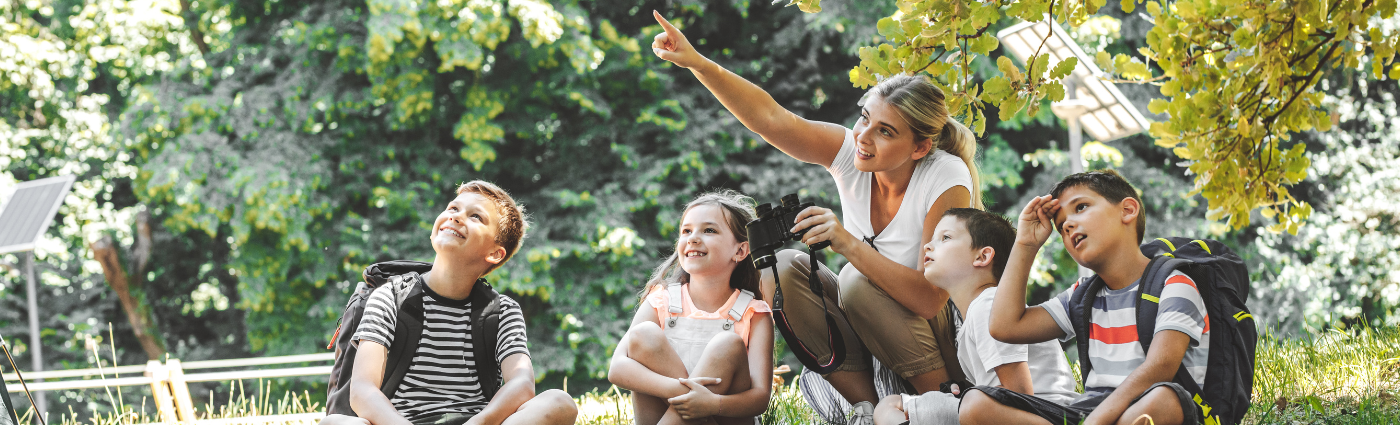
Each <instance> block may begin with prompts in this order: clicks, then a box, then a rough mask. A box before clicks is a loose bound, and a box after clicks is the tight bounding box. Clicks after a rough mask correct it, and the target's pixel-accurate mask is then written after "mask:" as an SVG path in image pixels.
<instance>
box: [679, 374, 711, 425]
mask: <svg viewBox="0 0 1400 425" xmlns="http://www.w3.org/2000/svg"><path fill="white" fill-rule="evenodd" d="M680 382H681V385H685V386H686V387H688V388H690V392H688V393H685V394H681V395H679V396H676V397H671V398H670V399H669V400H666V401H667V402H669V403H671V407H674V408H676V413H679V414H680V415H681V419H685V420H687V421H688V420H692V419H696V418H704V417H710V416H714V415H715V414H716V413H717V412H718V409H717V406H716V405H715V404H716V402H717V401H719V397H718V396H715V393H713V392H711V391H710V389H709V388H705V386H706V385H715V384H718V383H719V382H720V380H719V378H680Z"/></svg>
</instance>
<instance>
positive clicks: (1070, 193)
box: [1055, 186, 1136, 269]
mask: <svg viewBox="0 0 1400 425" xmlns="http://www.w3.org/2000/svg"><path fill="white" fill-rule="evenodd" d="M1057 202H1059V204H1060V211H1059V212H1058V213H1056V214H1055V224H1056V226H1055V228H1056V230H1057V231H1058V232H1059V233H1060V238H1061V240H1063V241H1064V243H1065V251H1066V252H1068V253H1069V256H1070V257H1071V258H1074V260H1075V261H1076V262H1078V263H1079V264H1081V265H1083V266H1085V267H1088V268H1090V269H1094V268H1095V267H1096V266H1097V265H1098V264H1099V262H1100V261H1099V260H1100V259H1102V258H1106V257H1107V256H1110V255H1112V254H1113V252H1112V250H1113V249H1116V248H1115V246H1116V245H1119V244H1117V243H1116V241H1117V238H1118V237H1121V236H1122V235H1121V230H1122V229H1129V230H1132V229H1131V228H1130V227H1129V226H1116V225H1115V224H1121V219H1122V215H1121V214H1120V211H1121V209H1120V208H1119V205H1118V204H1116V203H1113V202H1109V201H1108V199H1105V198H1104V197H1103V196H1102V195H1099V194H1098V193H1097V192H1094V191H1093V190H1091V189H1089V188H1088V187H1085V186H1074V187H1071V188H1069V189H1065V190H1064V191H1063V192H1060V197H1059V198H1058V199H1057ZM1133 237H1136V233H1134V235H1133Z"/></svg>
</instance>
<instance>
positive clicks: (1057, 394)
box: [875, 208, 1078, 425]
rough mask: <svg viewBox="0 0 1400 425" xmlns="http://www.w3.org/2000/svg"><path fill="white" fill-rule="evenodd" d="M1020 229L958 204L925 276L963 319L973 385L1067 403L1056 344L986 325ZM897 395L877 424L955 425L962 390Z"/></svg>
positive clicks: (927, 252) (966, 365)
mask: <svg viewBox="0 0 1400 425" xmlns="http://www.w3.org/2000/svg"><path fill="white" fill-rule="evenodd" d="M1015 241H1016V229H1015V228H1013V227H1012V226H1011V223H1009V222H1007V221H1006V219H1004V218H1002V217H1000V216H997V215H996V214H992V213H989V212H986V211H981V210H977V209H972V208H955V209H951V210H948V212H946V213H944V214H943V218H942V219H941V220H940V221H939V222H938V226H937V227H936V228H934V231H933V238H932V239H931V240H929V243H928V244H927V245H924V256H923V268H924V278H925V279H927V280H928V281H929V283H932V284H933V285H935V286H938V287H939V288H943V289H944V290H947V291H948V294H949V295H950V297H951V299H952V300H953V303H954V305H956V306H957V308H958V311H961V312H963V313H964V314H963V324H962V327H961V328H960V329H959V330H958V336H957V352H958V361H959V363H961V364H962V367H963V371H964V372H965V373H966V374H967V377H968V378H969V379H971V380H972V383H973V384H974V385H981V386H997V387H1002V388H1006V389H1009V390H1012V391H1016V392H1020V393H1024V394H1033V395H1036V396H1038V397H1040V398H1042V399H1045V400H1051V401H1058V402H1061V403H1067V402H1069V401H1070V400H1072V399H1074V397H1075V396H1077V395H1078V394H1076V393H1075V392H1074V376H1073V375H1072V374H1071V373H1070V370H1069V363H1068V362H1067V361H1066V360H1065V356H1064V351H1062V350H1061V349H1060V346H1059V344H1056V343H1055V342H1054V341H1045V342H1042V343H1038V344H1029V345H1025V344H1006V343H1003V342H1000V341H997V340H995V339H993V338H992V335H991V333H990V331H989V330H988V329H989V328H988V321H989V320H990V317H991V308H992V300H993V299H994V297H995V294H996V289H997V288H996V286H997V282H998V280H999V279H1000V278H1001V272H1002V270H1003V269H1005V268H1006V259H1007V254H1008V253H1009V252H1011V247H1012V245H1013V244H1014V243H1015ZM962 390H966V388H961V389H954V390H953V393H945V392H936V391H934V392H928V393H924V394H923V395H917V396H911V395H894V396H889V397H886V398H885V399H884V400H881V401H880V405H879V406H878V407H876V408H875V424H876V425H897V424H912V425H935V424H956V423H958V405H959V402H960V400H959V399H958V395H957V394H958V393H959V392H960V391H962Z"/></svg>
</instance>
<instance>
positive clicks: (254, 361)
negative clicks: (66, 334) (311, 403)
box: [4, 353, 335, 425]
mask: <svg viewBox="0 0 1400 425" xmlns="http://www.w3.org/2000/svg"><path fill="white" fill-rule="evenodd" d="M333 360H335V353H319V354H302V355H294V356H279V357H258V358H248V359H231V360H205V361H194V362H189V363H184V364H181V362H180V360H178V359H169V360H167V361H166V362H165V364H161V362H159V361H156V360H151V361H150V362H147V363H146V364H145V365H144V366H141V365H132V366H117V367H107V368H100V369H74V370H56V371H49V372H34V373H30V374H25V375H26V376H25V377H26V378H27V379H35V380H37V379H39V378H76V377H82V378H84V379H74V380H66V381H50V382H36V383H33V384H30V385H29V390H30V391H33V392H39V391H55V390H75V389H87V388H110V387H124V386H143V385H149V386H150V387H151V394H152V396H153V398H154V399H155V402H156V410H157V412H158V413H159V416H160V418H161V422H159V423H162V424H173V423H193V424H196V425H229V424H258V423H288V422H315V421H319V420H320V419H321V418H322V417H324V416H325V414H324V413H315V412H313V413H300V414H291V415H264V416H254V417H246V418H231V419H202V420H196V419H195V418H197V417H198V416H197V413H196V411H195V409H194V403H193V401H192V400H191V399H190V391H189V386H188V383H190V382H209V381H232V380H240V379H263V378H283V377H291V376H330V373H331V366H310V367H292V368H280V369H260V370H243V371H232V372H208V373H197V374H190V375H186V374H185V370H187V369H216V368H226V367H247V366H260V365H276V364H290V363H317V362H326V361H333ZM136 372H141V373H142V376H132V377H125V378H107V377H106V375H107V374H112V375H113V376H118V375H120V374H122V373H136ZM31 375H32V376H31ZM89 377H98V378H97V379H86V378H89ZM18 379H19V377H18V376H17V375H16V374H13V373H9V374H5V375H4V380H5V381H12V382H13V381H18ZM7 386H8V387H10V388H13V390H12V391H9V392H16V393H17V392H20V391H21V390H19V389H17V388H18V387H16V386H13V385H7Z"/></svg>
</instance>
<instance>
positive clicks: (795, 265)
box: [774, 249, 811, 284]
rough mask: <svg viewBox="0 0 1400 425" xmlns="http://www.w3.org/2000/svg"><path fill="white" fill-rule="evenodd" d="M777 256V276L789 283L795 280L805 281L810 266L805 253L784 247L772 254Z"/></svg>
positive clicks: (809, 271)
mask: <svg viewBox="0 0 1400 425" xmlns="http://www.w3.org/2000/svg"><path fill="white" fill-rule="evenodd" d="M774 255H775V256H776V257H777V258H778V277H779V278H780V279H781V281H782V282H787V283H789V284H791V283H795V282H796V281H797V280H801V281H803V282H804V283H805V282H806V277H807V274H808V273H811V270H810V268H811V266H810V265H809V264H808V262H809V261H811V260H810V258H808V256H807V253H805V252H802V251H798V250H795V249H784V250H781V251H778V252H777V254H774Z"/></svg>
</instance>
